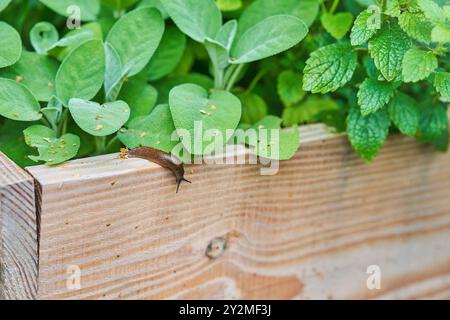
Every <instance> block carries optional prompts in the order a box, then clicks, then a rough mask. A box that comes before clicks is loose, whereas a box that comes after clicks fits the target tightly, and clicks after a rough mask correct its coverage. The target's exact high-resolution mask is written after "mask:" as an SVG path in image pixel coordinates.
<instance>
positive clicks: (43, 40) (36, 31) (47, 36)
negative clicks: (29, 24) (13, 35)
mask: <svg viewBox="0 0 450 320" xmlns="http://www.w3.org/2000/svg"><path fill="white" fill-rule="evenodd" d="M58 39H59V34H58V30H56V28H55V26H54V25H52V24H51V23H48V22H39V23H36V24H35V25H34V26H33V28H32V29H31V31H30V42H31V45H32V46H33V48H34V50H35V51H36V52H37V53H39V54H47V51H48V50H49V49H50V48H52V47H53V46H54V45H55V43H57V42H58Z"/></svg>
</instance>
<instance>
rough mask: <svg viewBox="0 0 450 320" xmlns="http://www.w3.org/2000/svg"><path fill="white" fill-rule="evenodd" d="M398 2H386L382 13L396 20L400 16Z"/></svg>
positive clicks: (393, 0)
mask: <svg viewBox="0 0 450 320" xmlns="http://www.w3.org/2000/svg"><path fill="white" fill-rule="evenodd" d="M400 9H401V8H400V2H399V0H387V1H386V9H385V11H384V13H385V14H387V15H388V16H391V17H395V18H398V17H399V16H400V13H401V10H400Z"/></svg>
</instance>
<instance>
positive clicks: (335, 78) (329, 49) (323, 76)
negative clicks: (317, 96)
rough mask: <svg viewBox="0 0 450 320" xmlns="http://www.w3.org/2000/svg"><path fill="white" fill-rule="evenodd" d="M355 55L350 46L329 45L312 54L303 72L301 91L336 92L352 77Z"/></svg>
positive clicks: (355, 60)
mask: <svg viewBox="0 0 450 320" xmlns="http://www.w3.org/2000/svg"><path fill="white" fill-rule="evenodd" d="M356 62H357V55H356V52H354V51H353V50H352V48H351V46H350V44H346V43H344V44H331V45H328V46H325V47H322V48H320V49H318V50H316V51H314V52H313V53H311V56H310V58H309V59H308V60H307V61H306V67H305V69H304V71H303V73H304V76H303V90H305V91H311V92H312V93H327V92H332V91H336V90H337V89H339V88H340V87H342V86H344V85H345V84H346V83H347V82H349V81H350V80H351V78H352V77H353V73H354V71H355V68H356Z"/></svg>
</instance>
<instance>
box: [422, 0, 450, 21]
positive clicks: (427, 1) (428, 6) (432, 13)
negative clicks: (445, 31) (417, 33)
mask: <svg viewBox="0 0 450 320" xmlns="http://www.w3.org/2000/svg"><path fill="white" fill-rule="evenodd" d="M417 4H418V5H419V7H420V9H421V10H422V11H423V13H424V14H425V16H426V17H427V18H428V19H430V20H431V21H433V22H445V12H444V10H443V9H442V8H441V7H440V6H439V5H438V4H437V3H436V2H434V1H433V0H417Z"/></svg>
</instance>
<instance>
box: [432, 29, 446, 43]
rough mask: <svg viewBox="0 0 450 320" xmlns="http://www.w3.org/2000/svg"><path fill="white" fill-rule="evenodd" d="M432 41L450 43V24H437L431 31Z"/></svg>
mask: <svg viewBox="0 0 450 320" xmlns="http://www.w3.org/2000/svg"><path fill="white" fill-rule="evenodd" d="M431 41H433V42H438V43H447V44H448V43H450V26H448V25H437V26H435V27H434V28H433V30H432V31H431Z"/></svg>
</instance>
